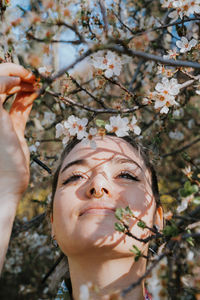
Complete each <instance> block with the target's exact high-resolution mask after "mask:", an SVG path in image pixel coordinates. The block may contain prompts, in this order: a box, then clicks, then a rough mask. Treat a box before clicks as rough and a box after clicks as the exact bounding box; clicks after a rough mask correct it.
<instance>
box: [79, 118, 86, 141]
mask: <svg viewBox="0 0 200 300" xmlns="http://www.w3.org/2000/svg"><path fill="white" fill-rule="evenodd" d="M87 123H88V119H87V118H82V119H78V120H77V139H78V140H82V138H84V137H85V136H86V135H87V133H86V125H87Z"/></svg>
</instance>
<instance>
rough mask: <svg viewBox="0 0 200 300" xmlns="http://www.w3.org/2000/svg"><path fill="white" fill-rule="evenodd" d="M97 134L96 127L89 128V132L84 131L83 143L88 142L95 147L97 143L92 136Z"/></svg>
mask: <svg viewBox="0 0 200 300" xmlns="http://www.w3.org/2000/svg"><path fill="white" fill-rule="evenodd" d="M96 134H97V129H96V128H90V130H89V133H88V132H87V133H86V136H85V137H84V138H83V143H85V144H87V143H90V146H91V148H92V149H96V147H97V145H96V142H95V140H94V137H95V136H96Z"/></svg>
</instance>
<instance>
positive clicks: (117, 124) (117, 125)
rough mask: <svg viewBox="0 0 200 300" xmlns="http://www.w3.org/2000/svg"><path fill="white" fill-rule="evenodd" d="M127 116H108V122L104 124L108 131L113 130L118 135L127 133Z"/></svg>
mask: <svg viewBox="0 0 200 300" xmlns="http://www.w3.org/2000/svg"><path fill="white" fill-rule="evenodd" d="M128 122H129V120H128V118H121V116H120V115H118V116H117V117H115V116H112V117H110V124H106V126H105V128H106V130H107V131H108V132H114V133H115V134H116V135H117V136H118V137H122V136H126V135H128V131H129V127H128Z"/></svg>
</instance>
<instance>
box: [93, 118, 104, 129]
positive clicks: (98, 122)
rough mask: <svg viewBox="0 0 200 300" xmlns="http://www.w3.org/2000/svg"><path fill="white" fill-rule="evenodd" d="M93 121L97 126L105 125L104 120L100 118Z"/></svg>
mask: <svg viewBox="0 0 200 300" xmlns="http://www.w3.org/2000/svg"><path fill="white" fill-rule="evenodd" d="M95 123H96V125H97V126H98V127H105V125H106V122H105V121H104V120H101V119H96V121H95Z"/></svg>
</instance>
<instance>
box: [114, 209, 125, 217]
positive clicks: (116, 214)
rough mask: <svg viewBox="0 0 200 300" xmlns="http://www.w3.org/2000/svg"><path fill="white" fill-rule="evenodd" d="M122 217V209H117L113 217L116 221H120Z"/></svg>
mask: <svg viewBox="0 0 200 300" xmlns="http://www.w3.org/2000/svg"><path fill="white" fill-rule="evenodd" d="M123 216H124V212H123V208H117V209H116V211H115V217H116V218H117V219H118V220H122V218H123Z"/></svg>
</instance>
